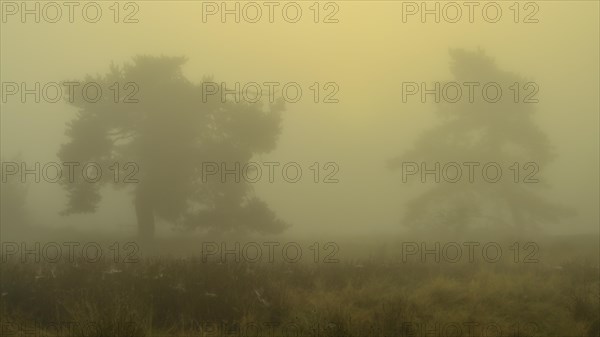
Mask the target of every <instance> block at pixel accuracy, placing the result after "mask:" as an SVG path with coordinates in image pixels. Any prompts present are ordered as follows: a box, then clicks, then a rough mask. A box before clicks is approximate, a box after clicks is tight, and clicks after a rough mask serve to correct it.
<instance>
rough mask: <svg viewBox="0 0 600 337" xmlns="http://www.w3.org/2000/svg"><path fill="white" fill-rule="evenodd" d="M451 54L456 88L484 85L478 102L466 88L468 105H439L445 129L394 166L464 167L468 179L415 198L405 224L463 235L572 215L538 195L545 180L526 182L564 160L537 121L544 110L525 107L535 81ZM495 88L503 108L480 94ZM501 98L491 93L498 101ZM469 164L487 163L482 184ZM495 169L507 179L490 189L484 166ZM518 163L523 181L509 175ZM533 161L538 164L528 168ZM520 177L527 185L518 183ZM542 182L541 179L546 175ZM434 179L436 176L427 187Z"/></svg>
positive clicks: (470, 55) (475, 55)
mask: <svg viewBox="0 0 600 337" xmlns="http://www.w3.org/2000/svg"><path fill="white" fill-rule="evenodd" d="M450 54H451V57H452V64H451V71H452V74H453V76H454V79H453V81H452V82H456V83H458V84H461V85H462V84H463V83H464V82H478V83H480V85H479V87H477V88H476V89H475V94H474V95H473V97H474V98H475V100H474V102H472V103H470V102H469V100H468V97H467V89H466V88H467V87H466V86H463V97H462V99H461V100H459V101H458V102H456V103H451V102H444V101H442V102H441V103H439V108H438V109H436V114H437V115H438V116H439V120H440V123H439V124H438V125H436V126H435V127H433V128H431V129H430V130H428V131H426V132H424V133H423V134H422V135H421V136H420V138H418V140H417V141H416V143H415V145H414V147H413V149H412V150H410V151H408V152H406V153H404V154H403V155H401V156H398V157H396V158H393V159H392V160H390V161H389V162H388V164H389V166H390V167H391V168H392V169H396V170H398V169H402V163H405V162H415V163H417V164H419V165H420V164H421V163H423V162H425V163H426V164H427V169H433V168H434V163H435V162H439V163H440V165H444V164H445V163H448V162H456V163H457V164H459V165H460V166H461V167H462V173H463V176H462V178H461V179H460V180H459V181H458V182H456V183H452V182H445V181H444V180H443V179H441V182H440V183H439V184H435V185H434V186H433V187H431V188H430V189H429V190H427V191H426V192H425V193H423V194H422V195H420V196H418V197H416V198H414V199H412V200H411V201H410V202H409V203H408V204H407V212H406V213H405V217H404V219H403V222H404V224H406V225H407V226H409V227H413V228H428V229H434V230H441V231H446V232H452V233H462V232H465V231H468V230H470V229H473V228H474V227H477V226H496V228H499V227H503V228H504V229H507V230H514V229H517V228H518V229H534V228H540V227H541V226H542V225H544V224H548V223H553V222H557V221H559V220H561V219H563V218H564V217H566V216H568V215H570V214H571V211H570V210H569V209H567V208H565V207H561V206H559V205H555V204H553V203H551V202H549V201H547V200H546V199H545V198H544V197H543V196H542V195H540V194H539V193H536V191H535V190H534V188H538V187H540V186H544V185H545V184H544V182H543V180H540V182H539V183H523V179H524V178H525V177H526V176H528V174H530V173H533V172H534V171H535V170H536V169H537V168H538V167H539V169H540V170H543V169H544V168H545V167H546V165H547V164H548V163H550V162H551V161H552V160H553V159H554V158H555V156H556V154H555V152H554V149H553V147H552V146H551V145H550V142H549V140H548V138H547V136H546V135H545V134H544V133H543V132H542V131H541V130H540V128H539V127H538V125H537V124H536V123H535V121H534V112H535V106H536V104H532V103H523V100H524V99H525V98H526V96H528V95H529V94H531V93H532V92H533V89H534V87H533V86H532V87H529V88H528V89H529V90H524V89H523V86H524V85H525V84H526V83H527V82H528V81H527V80H526V79H525V78H523V77H520V76H518V75H516V74H513V73H510V72H507V71H503V70H501V69H499V68H498V67H497V66H496V64H495V63H494V61H493V59H492V58H490V57H489V56H487V55H486V54H485V53H484V52H483V51H481V50H478V51H473V52H470V51H464V50H453V51H451V52H450ZM488 82H496V83H498V84H500V85H501V87H502V89H503V93H502V98H501V99H500V100H499V101H498V102H496V103H490V102H486V101H485V100H483V99H482V96H481V94H478V93H481V89H482V86H483V85H484V84H485V83H488ZM515 82H517V83H518V85H519V86H520V94H519V96H518V98H517V100H518V101H519V103H515V101H514V99H515V95H514V91H513V90H506V89H507V88H508V87H509V86H511V85H513V84H514V83H515ZM446 83H449V82H446ZM442 85H443V84H442ZM428 88H432V85H429V86H428ZM514 89H515V90H516V88H514ZM493 92H494V90H493V89H490V96H492V97H493V96H494V95H495V94H493ZM430 96H432V95H430ZM428 99H433V98H432V97H429V98H428ZM529 100H530V101H531V97H529ZM464 162H479V163H481V164H480V166H478V168H476V169H475V171H474V172H475V176H474V177H475V180H474V182H469V181H468V178H467V173H468V166H464V165H463V163H464ZM489 162H496V163H498V164H500V166H501V168H502V169H503V172H502V179H501V180H500V181H498V182H497V183H490V182H485V181H484V180H483V179H482V177H481V174H480V173H481V169H482V166H483V165H484V164H485V163H489ZM515 162H517V163H519V166H520V167H519V174H518V175H516V174H515V171H514V170H510V171H509V170H507V168H510V167H511V165H513V164H514V163H515ZM528 162H533V163H535V164H532V165H530V166H529V167H527V168H524V167H523V166H524V164H525V163H528ZM490 172H493V169H492V170H490ZM452 174H454V170H453V171H452ZM449 175H450V174H449ZM515 175H516V176H517V177H518V179H519V180H520V181H519V183H514V182H513V178H514V176H515ZM452 177H454V176H452ZM535 178H537V179H539V178H540V176H539V174H536V175H535ZM413 179H414V180H419V179H420V177H419V175H415V176H413ZM432 179H433V176H432V175H429V176H428V177H427V180H426V181H431V180H432ZM414 180H413V181H414ZM529 181H531V180H529Z"/></svg>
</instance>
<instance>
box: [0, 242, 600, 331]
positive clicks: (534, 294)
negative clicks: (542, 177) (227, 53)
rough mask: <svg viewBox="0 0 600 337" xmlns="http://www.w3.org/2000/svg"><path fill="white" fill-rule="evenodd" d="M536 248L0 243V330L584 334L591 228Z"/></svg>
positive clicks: (590, 288) (592, 290)
mask: <svg viewBox="0 0 600 337" xmlns="http://www.w3.org/2000/svg"><path fill="white" fill-rule="evenodd" d="M540 247H542V248H545V250H542V249H540V250H541V251H543V252H544V254H542V255H540V256H538V257H539V259H536V260H537V262H533V263H521V262H522V261H521V260H522V259H523V258H522V257H520V258H519V260H518V261H516V262H515V260H514V256H513V255H512V254H511V255H507V258H503V259H500V260H499V261H497V262H494V263H490V262H489V261H486V260H483V259H477V258H475V259H474V260H473V261H468V260H466V259H461V261H458V262H457V263H449V262H447V261H444V258H443V256H442V259H441V261H440V262H439V263H438V262H435V261H434V260H432V259H431V258H430V257H427V256H426V261H422V260H421V259H420V258H419V257H420V255H413V256H410V258H406V259H405V261H403V259H401V258H398V255H396V253H395V250H394V249H387V250H386V251H385V252H379V253H378V254H371V255H369V256H367V257H365V256H366V255H364V254H363V253H362V252H361V253H357V254H355V255H352V254H340V255H339V256H337V262H331V261H330V262H331V263H323V262H322V260H321V259H320V260H319V261H317V263H315V262H314V261H313V259H312V256H311V258H308V257H309V255H308V254H306V258H305V259H303V260H302V261H298V262H293V263H292V262H286V261H274V262H273V263H270V262H264V261H262V262H259V263H250V262H248V261H243V259H242V261H240V262H239V263H236V262H233V261H224V260H220V259H218V258H217V259H216V260H215V259H213V260H210V259H209V260H206V261H205V260H203V259H202V257H201V256H198V255H196V256H192V255H189V256H183V255H170V256H167V255H163V256H160V257H158V256H156V257H151V256H146V257H141V258H139V259H136V261H134V262H132V261H129V262H131V263H124V262H122V261H120V262H117V263H115V262H114V261H112V259H104V260H101V261H98V262H90V261H88V260H86V259H81V258H80V259H76V261H70V262H69V261H62V262H57V263H51V262H48V261H40V262H39V263H38V262H35V261H26V262H25V263H23V261H22V260H19V258H18V256H3V258H2V264H1V265H0V268H1V269H0V272H1V274H0V275H1V278H0V285H1V291H2V297H1V303H0V304H1V308H0V310H1V312H0V313H1V316H2V319H1V321H2V336H69V337H70V336H77V337H81V336H132V337H133V336H173V337H175V336H355V337H359V336H360V337H362V336H514V337H516V336H561V337H564V336H598V335H599V322H598V317H599V315H598V313H599V310H600V309H599V308H600V307H599V299H600V294H599V287H600V281H599V274H598V273H599V270H598V254H597V250H596V249H597V244H596V243H595V241H594V238H593V237H591V238H588V239H587V240H583V239H581V238H576V239H575V238H560V239H552V240H547V241H544V242H543V243H540ZM394 248H398V247H394ZM398 251H399V250H398ZM361 254H362V256H363V257H362V258H361V257H360V256H361ZM217 256H218V255H217ZM476 256H477V255H476ZM415 257H416V258H415Z"/></svg>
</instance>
